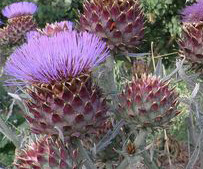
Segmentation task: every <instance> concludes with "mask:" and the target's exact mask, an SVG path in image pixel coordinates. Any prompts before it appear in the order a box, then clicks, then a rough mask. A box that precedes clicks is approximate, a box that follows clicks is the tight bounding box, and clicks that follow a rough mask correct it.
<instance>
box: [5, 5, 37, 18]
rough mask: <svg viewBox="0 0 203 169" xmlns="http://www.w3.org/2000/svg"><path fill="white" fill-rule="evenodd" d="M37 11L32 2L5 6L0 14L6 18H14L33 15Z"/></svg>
mask: <svg viewBox="0 0 203 169" xmlns="http://www.w3.org/2000/svg"><path fill="white" fill-rule="evenodd" d="M36 11H37V5H36V4H35V3H33V2H15V3H12V4H10V5H8V6H6V7H5V8H4V9H3V10H2V14H3V15H4V16H5V17H7V18H9V19H10V18H14V17H18V16H23V15H33V14H34V13H35V12H36Z"/></svg>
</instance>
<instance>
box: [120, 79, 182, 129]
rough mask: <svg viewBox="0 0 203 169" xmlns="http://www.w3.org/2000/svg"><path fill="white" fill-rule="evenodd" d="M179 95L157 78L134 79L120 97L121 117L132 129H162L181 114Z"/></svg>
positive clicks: (166, 83)
mask: <svg viewBox="0 0 203 169" xmlns="http://www.w3.org/2000/svg"><path fill="white" fill-rule="evenodd" d="M177 98H178V94H177V93H176V92H175V91H174V88H170V87H169V83H168V82H164V81H162V80H160V79H159V78H158V77H156V76H152V75H142V76H141V77H140V78H138V77H134V79H133V80H132V82H130V83H129V84H128V85H127V86H126V88H125V90H124V91H123V93H122V94H121V95H120V100H121V103H120V105H119V106H120V108H119V110H118V112H120V113H118V116H121V117H122V118H123V119H125V120H126V121H127V123H128V124H129V125H130V126H131V127H132V128H135V127H141V128H145V127H146V128H148V127H150V128H153V127H161V126H164V125H166V124H168V123H169V122H170V120H171V119H172V118H173V117H175V116H176V115H177V114H179V111H178V110H177V105H178V100H177Z"/></svg>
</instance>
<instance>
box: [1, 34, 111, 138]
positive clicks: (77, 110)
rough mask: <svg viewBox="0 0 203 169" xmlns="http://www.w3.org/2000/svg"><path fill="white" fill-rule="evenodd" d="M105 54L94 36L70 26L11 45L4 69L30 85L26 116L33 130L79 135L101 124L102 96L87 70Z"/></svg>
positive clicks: (104, 115) (89, 131) (68, 136)
mask: <svg viewBox="0 0 203 169" xmlns="http://www.w3.org/2000/svg"><path fill="white" fill-rule="evenodd" d="M108 55H109V52H108V49H107V48H106V44H105V43H104V42H103V41H102V40H101V39H100V38H99V37H97V36H96V35H93V34H89V33H87V32H83V33H78V32H76V31H71V32H69V31H65V32H59V33H57V34H55V35H53V36H51V37H47V36H41V37H40V38H37V39H32V40H30V41H28V43H26V44H24V45H23V46H22V47H20V48H18V49H16V51H15V52H14V53H13V54H12V55H11V57H10V60H8V61H7V64H6V67H5V71H6V72H7V74H9V75H11V76H13V77H14V79H16V80H20V81H22V82H23V83H27V84H28V85H29V86H30V87H28V88H27V92H28V93H29V95H30V97H31V99H27V100H26V101H25V102H26V104H27V106H28V109H29V110H30V114H29V115H26V118H27V120H28V121H29V123H30V126H31V130H32V131H33V132H34V133H36V134H48V135H58V134H59V133H61V134H62V135H63V136H64V138H65V139H66V138H67V139H69V138H70V137H72V136H75V137H80V138H82V137H83V136H85V135H86V134H92V133H95V132H96V131H97V129H100V128H102V127H103V124H104V123H105V121H106V118H107V115H106V112H107V106H106V101H105V98H104V97H103V95H102V93H101V90H100V88H99V87H98V86H97V85H95V84H93V83H92V80H91V71H92V69H93V68H95V67H96V66H98V65H99V64H100V63H101V62H103V61H104V60H105V59H106V57H107V56H108ZM14 83H15V82H14ZM19 83H20V82H19Z"/></svg>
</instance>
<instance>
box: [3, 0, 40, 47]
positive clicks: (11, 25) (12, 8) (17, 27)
mask: <svg viewBox="0 0 203 169" xmlns="http://www.w3.org/2000/svg"><path fill="white" fill-rule="evenodd" d="M36 11H37V5H36V4H35V3H33V2H16V3H12V4H10V5H8V6H6V7H5V8H4V9H3V10H2V14H3V15H4V16H5V17H7V18H8V25H7V26H6V28H5V29H6V30H7V32H8V38H9V41H10V43H12V44H16V43H18V41H19V40H21V39H22V38H23V37H24V35H25V33H26V32H28V31H31V30H34V29H36V23H35V21H34V20H33V14H34V13H35V12H36Z"/></svg>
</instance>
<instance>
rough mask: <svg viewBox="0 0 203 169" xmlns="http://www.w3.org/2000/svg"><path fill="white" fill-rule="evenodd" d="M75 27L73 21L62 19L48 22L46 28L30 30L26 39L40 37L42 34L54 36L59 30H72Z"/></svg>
mask: <svg viewBox="0 0 203 169" xmlns="http://www.w3.org/2000/svg"><path fill="white" fill-rule="evenodd" d="M73 27H74V26H73V22H70V21H61V22H55V23H51V24H47V25H46V26H45V28H44V29H37V30H35V31H30V32H28V33H27V34H26V39H27V40H30V39H33V38H39V37H40V36H41V35H46V36H53V35H55V34H57V33H59V32H63V31H72V30H73Z"/></svg>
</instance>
